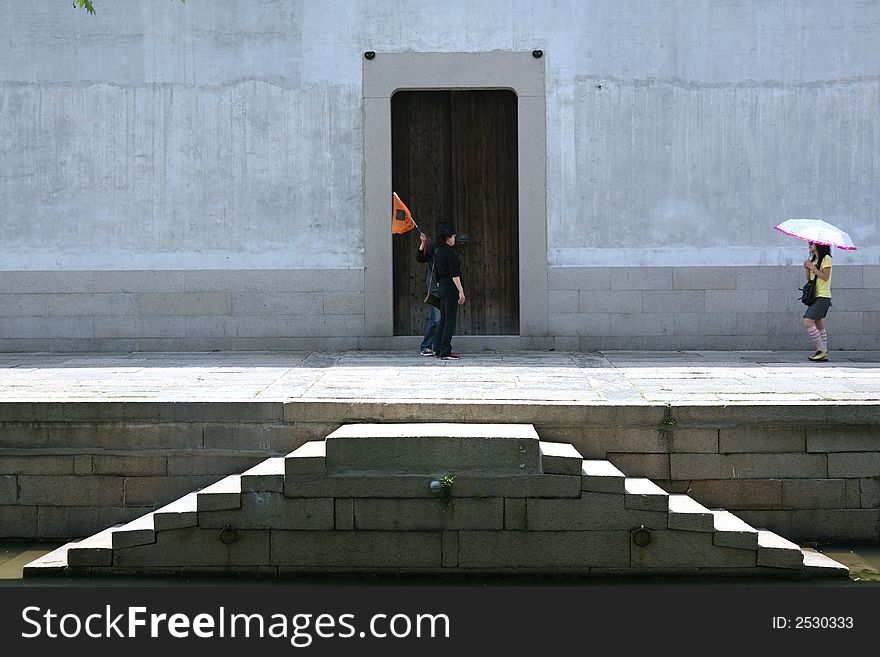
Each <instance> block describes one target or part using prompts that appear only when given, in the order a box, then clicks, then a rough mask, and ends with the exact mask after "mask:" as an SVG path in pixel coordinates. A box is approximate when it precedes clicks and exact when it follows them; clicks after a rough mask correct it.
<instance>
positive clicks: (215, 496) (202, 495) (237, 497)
mask: <svg viewBox="0 0 880 657" xmlns="http://www.w3.org/2000/svg"><path fill="white" fill-rule="evenodd" d="M239 507H241V475H240V474H235V475H229V476H228V477H225V478H223V479H221V480H220V481H218V482H217V483H215V484H211V485H210V486H208V487H207V488H203V489H202V490H200V491H199V492H198V493H196V508H197V509H198V510H199V511H224V510H226V509H238V508H239Z"/></svg>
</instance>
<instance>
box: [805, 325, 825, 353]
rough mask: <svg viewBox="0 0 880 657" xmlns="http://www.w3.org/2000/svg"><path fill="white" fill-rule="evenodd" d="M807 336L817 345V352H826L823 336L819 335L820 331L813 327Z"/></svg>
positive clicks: (808, 330)
mask: <svg viewBox="0 0 880 657" xmlns="http://www.w3.org/2000/svg"><path fill="white" fill-rule="evenodd" d="M807 335H809V336H810V339H811V340H812V341H813V342H815V343H816V350H817V351H824V350H823V349H822V335H821V334H820V333H819V329H817V328H816V327H815V326H811V327H810V328H808V329H807Z"/></svg>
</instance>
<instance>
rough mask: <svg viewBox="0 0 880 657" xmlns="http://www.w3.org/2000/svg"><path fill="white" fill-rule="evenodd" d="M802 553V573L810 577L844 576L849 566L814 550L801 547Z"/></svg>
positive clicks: (847, 572)
mask: <svg viewBox="0 0 880 657" xmlns="http://www.w3.org/2000/svg"><path fill="white" fill-rule="evenodd" d="M801 552H802V553H803V555H804V574H805V575H808V576H812V577H846V576H847V575H849V568H847V567H846V566H844V565H843V564H842V563H839V562H837V561H835V560H834V559H832V558H831V557H828V556H826V555H824V554H822V553H821V552H816V551H815V550H805V549H803V548H801Z"/></svg>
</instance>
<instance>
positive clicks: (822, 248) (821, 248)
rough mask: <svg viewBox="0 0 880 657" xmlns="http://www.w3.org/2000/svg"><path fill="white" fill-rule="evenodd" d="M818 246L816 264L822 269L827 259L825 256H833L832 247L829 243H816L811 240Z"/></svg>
mask: <svg viewBox="0 0 880 657" xmlns="http://www.w3.org/2000/svg"><path fill="white" fill-rule="evenodd" d="M811 244H813V245H814V246H815V247H816V258H817V260H816V266H817V267H818V268H819V269H822V261H823V260H824V259H825V256H828V257H829V258H833V256H832V255H831V247H830V246H828V245H827V244H816V243H815V242H811Z"/></svg>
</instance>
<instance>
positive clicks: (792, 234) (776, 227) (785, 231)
mask: <svg viewBox="0 0 880 657" xmlns="http://www.w3.org/2000/svg"><path fill="white" fill-rule="evenodd" d="M773 228H775V229H776V230H778V231H779V232H780V233H784V234H786V235H788V236H789V237H797V238H798V239H799V240H804V241H805V242H812V243H813V244H824V245H825V246H836V247H837V248H838V249H843V250H844V251H857V250H858V249H856V247H854V246H840V245H839V244H834V243H833V242H823V241H822V240H814V239H812V238H811V237H801V236H800V235H795V234H794V233H789V232H788V231H787V230H782V229H781V228H780V227H779V226H773Z"/></svg>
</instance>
